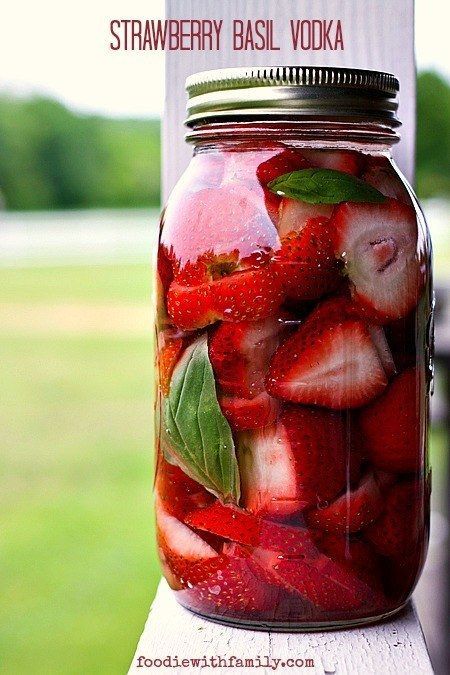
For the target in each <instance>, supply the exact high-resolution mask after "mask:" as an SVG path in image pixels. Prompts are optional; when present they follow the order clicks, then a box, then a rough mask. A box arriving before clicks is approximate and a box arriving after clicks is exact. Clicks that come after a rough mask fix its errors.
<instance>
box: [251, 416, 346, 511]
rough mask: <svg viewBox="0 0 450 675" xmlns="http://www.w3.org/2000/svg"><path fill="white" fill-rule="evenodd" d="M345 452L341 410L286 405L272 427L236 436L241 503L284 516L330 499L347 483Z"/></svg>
mask: <svg viewBox="0 0 450 675" xmlns="http://www.w3.org/2000/svg"><path fill="white" fill-rule="evenodd" d="M346 455H347V450H346V435H345V428H344V424H343V420H342V418H341V416H340V415H339V414H337V413H333V412H331V411H326V410H318V409H315V408H307V407H298V408H294V407H291V408H288V409H287V410H285V411H284V412H283V414H282V415H281V418H280V421H279V423H278V424H277V425H275V426H274V427H269V428H267V429H263V430H261V431H258V432H255V433H248V434H242V435H241V436H240V437H239V442H238V459H239V467H240V472H241V480H242V493H243V503H244V505H245V507H246V508H247V509H249V510H250V511H252V512H253V513H257V514H266V515H270V516H286V515H289V514H293V513H295V512H297V511H301V510H302V509H304V508H305V507H307V506H310V505H312V504H314V505H316V503H317V502H318V501H322V500H327V499H332V498H333V497H335V496H336V495H337V494H338V493H339V492H340V490H342V488H343V487H344V485H345V480H346Z"/></svg>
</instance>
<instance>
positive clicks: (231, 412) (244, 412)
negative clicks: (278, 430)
mask: <svg viewBox="0 0 450 675" xmlns="http://www.w3.org/2000/svg"><path fill="white" fill-rule="evenodd" d="M219 404H220V407H221V409H222V412H223V414H224V415H225V417H226V418H227V420H228V422H229V423H230V425H231V427H232V428H233V429H234V430H235V431H243V430H245V429H260V428H262V427H267V426H268V425H269V424H273V423H274V422H275V420H276V418H277V414H278V411H279V408H280V404H279V402H278V401H277V400H276V399H275V398H272V397H271V396H269V394H267V393H266V392H265V391H263V392H262V393H261V394H258V395H257V396H255V397H254V398H238V397H237V396H219Z"/></svg>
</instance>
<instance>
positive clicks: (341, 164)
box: [302, 149, 362, 176]
mask: <svg viewBox="0 0 450 675" xmlns="http://www.w3.org/2000/svg"><path fill="white" fill-rule="evenodd" d="M302 152H303V156H304V157H305V159H306V160H307V161H308V162H310V164H311V165H312V166H317V167H319V168H320V169H334V170H335V171H342V172H343V173H350V174H352V175H353V176H357V175H358V174H359V172H360V171H361V167H362V155H360V154H358V153H357V152H354V151H353V150H306V149H305V150H302Z"/></svg>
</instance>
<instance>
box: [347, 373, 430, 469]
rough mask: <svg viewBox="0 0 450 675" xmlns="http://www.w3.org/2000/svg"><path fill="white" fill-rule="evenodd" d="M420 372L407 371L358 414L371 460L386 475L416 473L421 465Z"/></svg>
mask: <svg viewBox="0 0 450 675" xmlns="http://www.w3.org/2000/svg"><path fill="white" fill-rule="evenodd" d="M419 393H420V382H419V372H418V371H417V370H416V369H415V368H408V369H407V370H405V371H404V372H403V373H401V374H400V375H398V376H397V377H396V378H395V379H394V380H393V381H392V383H391V385H390V386H389V388H388V389H387V390H386V391H385V392H384V394H383V395H382V396H380V398H378V399H377V400H376V401H374V402H373V403H372V404H371V405H369V406H367V407H366V408H363V409H362V410H361V411H360V413H359V418H358V421H359V426H360V429H361V434H362V437H363V439H364V443H365V447H366V450H367V453H368V456H369V458H370V460H371V462H372V463H373V465H374V466H375V467H377V468H378V469H381V470H383V471H390V472H408V471H417V470H418V469H419V467H420V462H421V442H422V441H421V423H420V410H419V406H418V400H419Z"/></svg>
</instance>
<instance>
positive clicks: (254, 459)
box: [238, 424, 303, 517]
mask: <svg viewBox="0 0 450 675" xmlns="http://www.w3.org/2000/svg"><path fill="white" fill-rule="evenodd" d="M238 461H239V470H240V475H241V493H242V502H243V505H244V506H245V508H246V509H248V510H249V511H251V512H252V513H255V514H265V515H268V516H271V517H273V516H281V517H283V516H286V515H289V514H291V513H295V512H296V511H300V510H301V508H302V506H303V504H302V503H301V502H300V501H299V490H298V487H297V483H298V481H297V474H296V464H295V458H294V455H293V452H292V448H291V444H290V442H289V438H288V436H287V432H286V429H285V427H284V426H283V425H282V424H278V425H275V426H272V427H267V428H265V429H261V430H259V431H256V432H254V433H247V434H240V435H239V439H238Z"/></svg>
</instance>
